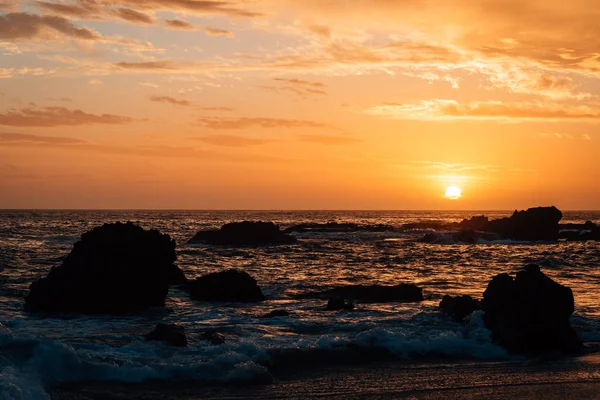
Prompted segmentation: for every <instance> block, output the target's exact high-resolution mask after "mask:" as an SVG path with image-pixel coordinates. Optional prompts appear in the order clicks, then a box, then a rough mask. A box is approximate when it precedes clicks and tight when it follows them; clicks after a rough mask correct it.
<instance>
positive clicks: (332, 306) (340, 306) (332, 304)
mask: <svg viewBox="0 0 600 400" xmlns="http://www.w3.org/2000/svg"><path fill="white" fill-rule="evenodd" d="M339 310H346V311H352V310H354V303H352V302H351V301H346V300H344V299H343V298H341V297H332V298H331V299H329V301H328V302H327V305H326V306H325V311H339Z"/></svg>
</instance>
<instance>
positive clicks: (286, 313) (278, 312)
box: [260, 310, 292, 318]
mask: <svg viewBox="0 0 600 400" xmlns="http://www.w3.org/2000/svg"><path fill="white" fill-rule="evenodd" d="M290 315H292V314H291V313H290V312H289V311H286V310H273V311H271V312H270V313H268V314H265V315H262V316H261V317H260V318H275V317H289V316H290Z"/></svg>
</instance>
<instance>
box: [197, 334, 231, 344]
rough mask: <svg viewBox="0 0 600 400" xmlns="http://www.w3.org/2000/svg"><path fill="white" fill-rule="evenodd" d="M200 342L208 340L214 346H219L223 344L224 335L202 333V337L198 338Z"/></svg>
mask: <svg viewBox="0 0 600 400" xmlns="http://www.w3.org/2000/svg"><path fill="white" fill-rule="evenodd" d="M200 338H201V339H202V340H208V341H210V343H212V344H214V345H219V344H223V343H225V335H223V334H222V333H219V332H215V331H207V332H203V333H202V336H200Z"/></svg>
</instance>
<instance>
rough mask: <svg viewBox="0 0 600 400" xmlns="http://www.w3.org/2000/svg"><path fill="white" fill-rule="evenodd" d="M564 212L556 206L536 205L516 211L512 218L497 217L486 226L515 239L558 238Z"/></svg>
mask: <svg viewBox="0 0 600 400" xmlns="http://www.w3.org/2000/svg"><path fill="white" fill-rule="evenodd" d="M561 218H562V212H560V210H559V209H558V208H556V207H536V208H529V209H527V210H526V211H515V212H514V213H513V215H512V216H511V217H510V218H501V219H495V220H492V221H490V222H489V224H488V225H487V227H486V228H485V230H486V231H488V232H494V233H497V234H499V235H501V236H502V237H505V238H509V239H513V240H528V241H535V240H557V239H558V223H559V221H560V220H561Z"/></svg>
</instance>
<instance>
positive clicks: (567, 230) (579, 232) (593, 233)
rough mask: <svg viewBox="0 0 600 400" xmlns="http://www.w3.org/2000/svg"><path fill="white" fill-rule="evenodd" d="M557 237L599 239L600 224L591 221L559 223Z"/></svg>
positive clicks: (573, 239) (575, 239)
mask: <svg viewBox="0 0 600 400" xmlns="http://www.w3.org/2000/svg"><path fill="white" fill-rule="evenodd" d="M558 238H559V239H565V240H568V241H584V240H600V226H598V225H596V224H595V223H593V222H592V221H586V222H585V224H561V225H560V231H559V233H558Z"/></svg>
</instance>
